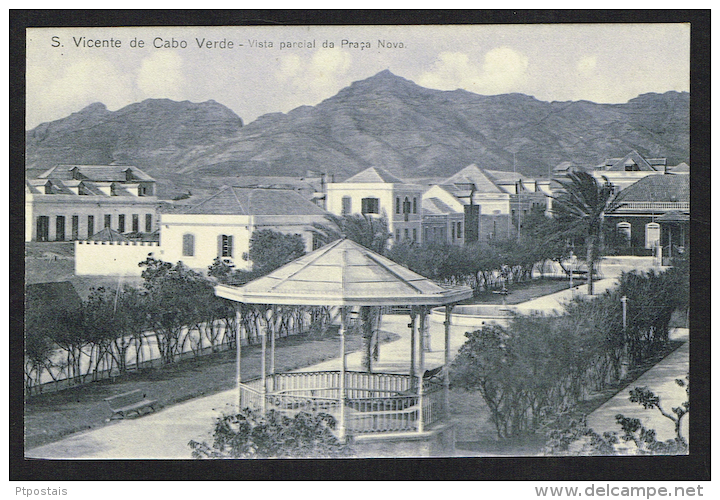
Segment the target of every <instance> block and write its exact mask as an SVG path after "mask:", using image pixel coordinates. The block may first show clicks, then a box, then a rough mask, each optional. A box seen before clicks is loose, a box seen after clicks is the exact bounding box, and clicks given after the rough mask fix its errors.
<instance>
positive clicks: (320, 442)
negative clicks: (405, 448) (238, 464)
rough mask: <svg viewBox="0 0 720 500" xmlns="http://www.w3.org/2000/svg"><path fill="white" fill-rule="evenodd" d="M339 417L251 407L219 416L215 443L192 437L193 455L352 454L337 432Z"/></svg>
mask: <svg viewBox="0 0 720 500" xmlns="http://www.w3.org/2000/svg"><path fill="white" fill-rule="evenodd" d="M335 425H336V421H335V418H334V417H333V416H332V415H329V414H327V413H308V412H299V413H297V414H296V415H294V416H292V417H290V416H287V415H285V414H283V413H280V412H277V411H275V410H270V411H269V412H267V413H266V414H265V415H264V416H263V415H260V414H258V413H256V412H254V411H252V410H250V409H249V408H245V409H244V410H242V411H241V412H240V413H237V414H232V415H224V416H222V417H220V418H218V420H217V422H216V424H215V432H214V433H213V437H214V440H213V444H212V445H208V444H206V443H204V442H203V443H199V442H197V441H190V442H189V443H188V446H190V448H191V449H192V456H193V458H335V457H343V456H347V455H349V454H350V449H349V447H348V446H347V445H346V444H344V443H341V442H340V440H339V439H338V438H337V436H335V434H334V433H333V430H334V429H335Z"/></svg>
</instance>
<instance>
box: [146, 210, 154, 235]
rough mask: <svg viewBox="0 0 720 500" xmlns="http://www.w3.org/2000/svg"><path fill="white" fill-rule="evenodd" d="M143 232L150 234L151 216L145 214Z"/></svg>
mask: <svg viewBox="0 0 720 500" xmlns="http://www.w3.org/2000/svg"><path fill="white" fill-rule="evenodd" d="M145 232H146V233H152V214H145Z"/></svg>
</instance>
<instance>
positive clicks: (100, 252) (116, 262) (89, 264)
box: [75, 241, 160, 276]
mask: <svg viewBox="0 0 720 500" xmlns="http://www.w3.org/2000/svg"><path fill="white" fill-rule="evenodd" d="M159 253H160V244H159V243H157V242H154V241H131V242H122V241H76V242H75V275H76V276H88V275H103V276H140V274H141V273H142V268H141V267H140V266H138V263H139V262H142V261H144V260H145V259H147V258H148V255H150V254H153V255H154V256H155V257H156V258H159V257H160V256H159Z"/></svg>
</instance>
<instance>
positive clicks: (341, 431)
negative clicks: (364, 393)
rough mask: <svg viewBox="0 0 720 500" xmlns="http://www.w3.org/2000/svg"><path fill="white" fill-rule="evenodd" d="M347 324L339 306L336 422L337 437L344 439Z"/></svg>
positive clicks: (342, 309) (345, 316) (342, 310)
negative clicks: (338, 420) (338, 378)
mask: <svg viewBox="0 0 720 500" xmlns="http://www.w3.org/2000/svg"><path fill="white" fill-rule="evenodd" d="M346 326H347V310H346V309H345V307H341V308H340V359H341V360H342V361H341V363H340V422H338V437H339V439H340V440H341V441H342V440H344V439H345V404H346V403H347V393H346V390H345V373H346V372H347V358H346V357H345V329H346Z"/></svg>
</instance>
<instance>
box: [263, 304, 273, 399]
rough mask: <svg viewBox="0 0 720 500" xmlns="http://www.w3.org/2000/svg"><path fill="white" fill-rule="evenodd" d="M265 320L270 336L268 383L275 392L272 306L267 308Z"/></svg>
mask: <svg viewBox="0 0 720 500" xmlns="http://www.w3.org/2000/svg"><path fill="white" fill-rule="evenodd" d="M265 317H266V318H267V329H266V330H265V331H266V333H267V334H269V335H270V383H271V384H272V390H273V391H274V390H275V311H274V310H273V309H272V306H268V310H267V313H266V316H265Z"/></svg>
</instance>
